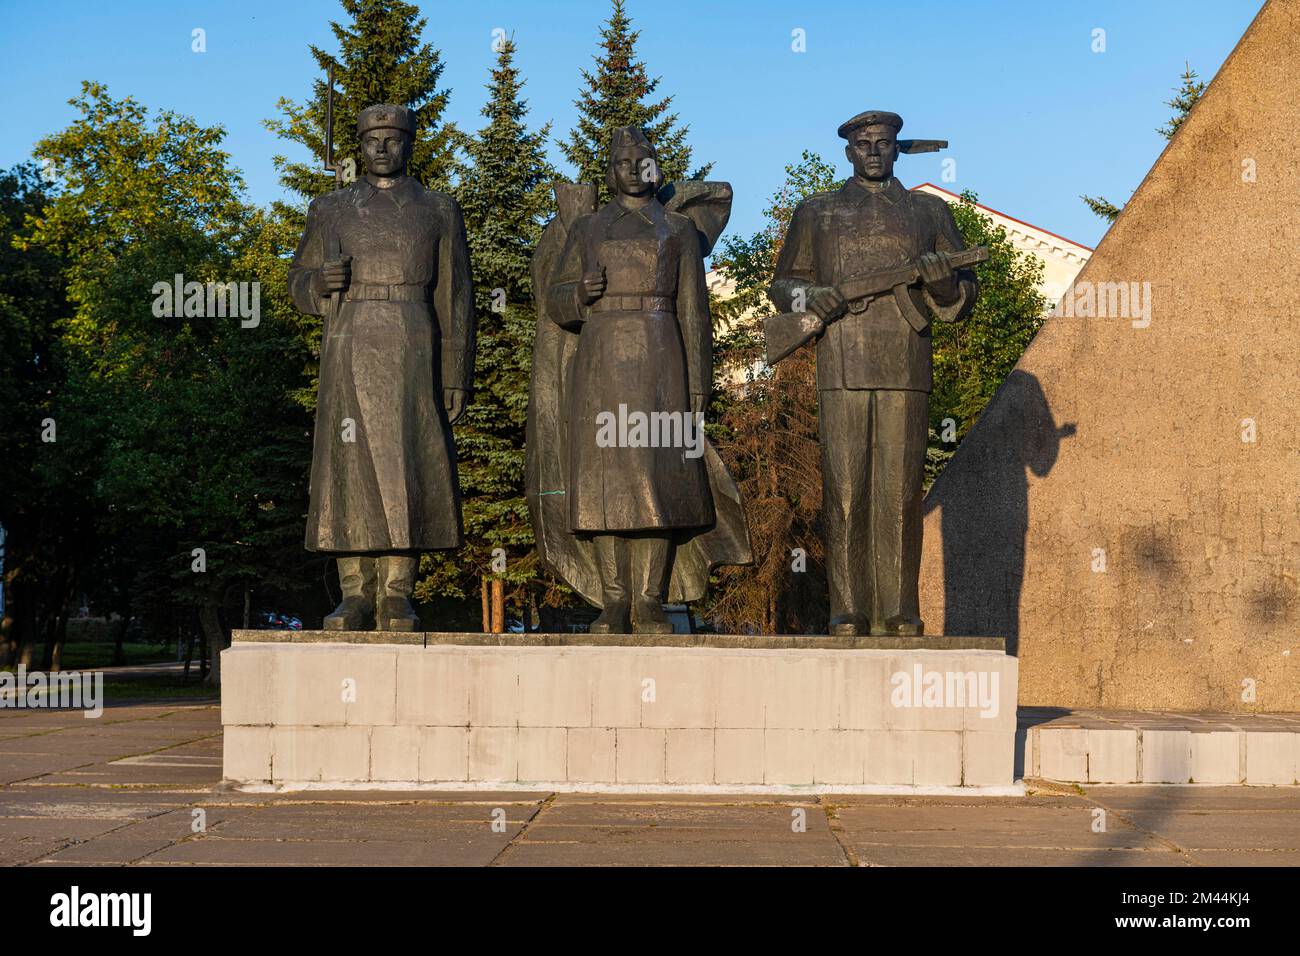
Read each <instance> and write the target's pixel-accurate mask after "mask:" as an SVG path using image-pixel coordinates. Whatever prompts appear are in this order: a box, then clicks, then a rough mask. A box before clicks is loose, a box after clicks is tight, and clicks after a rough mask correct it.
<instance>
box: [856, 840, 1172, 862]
mask: <svg viewBox="0 0 1300 956" xmlns="http://www.w3.org/2000/svg"><path fill="white" fill-rule="evenodd" d="M854 851H855V852H856V853H857V856H858V859H859V862H860V864H861V865H862V866H1035V867H1038V866H1053V867H1058V866H1072V867H1073V866H1080V865H1082V863H1081V857H1080V854H1078V853H1075V852H1071V851H1069V850H1052V849H1041V848H1038V847H1015V848H1002V849H999V848H996V847H962V846H860V845H855V846H854ZM1087 865H1088V866H1122V867H1135V866H1176V867H1187V866H1194V865H1195V864H1194V863H1193V862H1192V860H1191V859H1190V858H1189V857H1188V856H1187V855H1186V854H1180V853H1174V852H1171V851H1168V850H1126V849H1109V850H1104V851H1102V852H1100V853H1093V854H1090V855H1088V857H1087Z"/></svg>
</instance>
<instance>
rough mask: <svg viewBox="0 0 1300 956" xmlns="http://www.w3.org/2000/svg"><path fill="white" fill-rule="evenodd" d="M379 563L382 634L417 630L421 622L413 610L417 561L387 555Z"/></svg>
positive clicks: (380, 624) (401, 555)
mask: <svg viewBox="0 0 1300 956" xmlns="http://www.w3.org/2000/svg"><path fill="white" fill-rule="evenodd" d="M375 563H376V564H377V565H378V578H379V607H378V614H379V625H378V628H379V630H381V631H414V630H417V629H418V628H419V626H420V618H419V615H417V614H416V613H415V609H414V608H413V607H411V592H412V591H413V590H415V568H416V563H417V559H416V558H414V557H410V556H407V555H404V554H386V555H384V556H383V557H381V558H378V559H376V562H375Z"/></svg>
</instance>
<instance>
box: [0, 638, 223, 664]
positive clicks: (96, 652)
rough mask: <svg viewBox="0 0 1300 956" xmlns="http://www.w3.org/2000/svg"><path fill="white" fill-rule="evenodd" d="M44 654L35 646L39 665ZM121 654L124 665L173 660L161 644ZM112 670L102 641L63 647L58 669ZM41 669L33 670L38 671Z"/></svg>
mask: <svg viewBox="0 0 1300 956" xmlns="http://www.w3.org/2000/svg"><path fill="white" fill-rule="evenodd" d="M44 653H45V646H44V645H43V644H41V645H37V648H36V658H37V660H38V661H39V660H40V657H41V655H42V654H44ZM122 653H123V654H124V655H125V657H126V663H127V664H161V663H164V662H166V661H174V660H176V648H175V646H168V645H165V644H123V645H122ZM197 664H198V653H197V648H196V653H195V665H196V666H197ZM112 666H113V645H112V644H110V643H104V642H102V641H87V642H84V643H83V642H80V641H78V642H75V643H73V642H69V643H67V644H64V645H63V663H62V668H63V670H65V671H71V670H94V669H98V668H100V667H112ZM42 669H43V668H40V667H35V668H33V670H42ZM4 670H7V671H13V670H15V668H14V667H6V668H4Z"/></svg>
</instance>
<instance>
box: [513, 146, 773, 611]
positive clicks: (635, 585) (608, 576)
mask: <svg viewBox="0 0 1300 956" xmlns="http://www.w3.org/2000/svg"><path fill="white" fill-rule="evenodd" d="M606 184H607V186H608V188H609V191H610V192H611V194H612V195H613V198H612V199H611V200H610V201H609V202H608V203H606V204H605V205H603V206H601V207H600V208H599V209H596V189H595V186H594V185H592V184H586V185H574V184H561V185H559V186H557V206H558V208H559V214H558V215H557V216H556V218H555V220H553V221H552V223H551V224H550V226H548V227H547V231H546V234H545V235H544V236H543V238H542V241H541V242H540V243H539V245H538V248H537V250H536V252H535V253H534V256H533V269H532V271H533V283H534V288H535V289H536V290H537V298H538V302H539V318H538V333H537V339H536V343H535V346H534V363H533V383H532V395H531V403H530V408H529V426H528V449H527V458H528V462H527V469H528V475H527V484H528V494H529V505H530V509H531V511H532V514H533V524H534V531H535V536H536V539H537V542H538V549H539V552H540V554H541V557H542V560H543V561H544V562H545V564H546V565H547V567H549V568H550V569H551V570H553V571H554V572H556V573H557V574H558V575H559V576H560V577H561V578H563V579H564V580H565V581H567V582H568V583H569V584H570V585H571V586H572V587H573V588H574V589H575V590H577V591H578V592H579V593H580V594H581V595H582V596H583V597H585V598H586V599H587V600H588V601H590V602H591V603H592V604H595V605H596V606H597V607H600V608H601V613H600V616H599V617H598V618H596V621H595V623H594V624H592V625H591V631H592V632H593V633H597V634H621V633H627V632H628V631H629V630H630V629H631V630H634V631H635V632H636V633H640V634H659V633H670V632H671V631H672V629H673V628H672V625H671V624H670V622H669V621H668V619H667V617H666V616H665V613H664V609H663V604H664V602H665V600H686V601H689V600H695V599H698V598H699V597H701V596H703V593H704V588H705V586H706V584H707V581H708V574H709V570H710V569H711V568H712V567H714V566H715V565H717V564H723V563H726V564H746V563H748V562H749V560H750V558H749V538H748V532H747V530H746V528H745V522H744V516H743V513H742V512H741V508H740V498H739V493H738V491H737V490H736V487H735V484H734V483H733V482H732V481H731V478H730V476H729V475H727V473H726V469H725V468H724V467H723V465H722V462H721V460H720V459H719V458H718V456H717V453H716V452H715V451H714V450H713V449H712V446H710V445H709V444H708V443H707V442H706V441H705V439H704V436H703V433H702V431H701V429H700V426H701V425H702V422H703V416H704V411H705V407H706V404H707V401H708V396H709V393H710V390H711V387H712V377H713V358H712V325H711V321H710V317H709V296H708V290H707V288H706V286H705V280H704V271H705V270H704V256H705V255H707V253H708V251H709V250H710V249H711V248H712V244H713V242H714V241H716V239H717V237H718V234H719V233H721V231H722V228H723V226H724V225H725V223H726V220H727V216H728V215H729V213H730V207H731V188H730V187H729V186H728V185H727V184H725V183H688V184H680V186H679V187H674V186H665V185H664V184H663V181H662V177H661V174H660V172H659V168H658V163H657V156H656V153H655V149H654V146H653V145H652V144H651V143H650V141H649V139H647V137H646V135H645V133H644V132H643V131H642V130H640V129H636V128H632V127H626V128H622V129H618V130H616V131H615V132H614V134H613V140H612V143H611V147H610V156H609V165H608V169H607V173H606ZM615 419H617V421H618V425H617V427H611V423H612V422H614V421H615ZM629 419H631V420H632V422H633V427H632V428H631V429H628V428H625V427H624V426H625V425H626V423H627V421H628V420H629ZM638 420H639V421H640V422H641V423H642V424H643V425H647V424H648V428H649V430H650V432H652V434H647V433H646V429H645V428H642V429H641V432H640V434H639V437H638V432H637V429H636V422H637V421H638Z"/></svg>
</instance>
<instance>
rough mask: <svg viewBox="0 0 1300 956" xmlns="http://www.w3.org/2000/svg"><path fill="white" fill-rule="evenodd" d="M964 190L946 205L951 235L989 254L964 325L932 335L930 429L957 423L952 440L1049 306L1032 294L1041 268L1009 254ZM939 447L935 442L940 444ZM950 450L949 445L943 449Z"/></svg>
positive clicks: (937, 328) (966, 427) (941, 327)
mask: <svg viewBox="0 0 1300 956" xmlns="http://www.w3.org/2000/svg"><path fill="white" fill-rule="evenodd" d="M976 199H977V197H976V196H975V194H974V193H973V192H970V191H969V190H968V191H966V192H963V193H962V201H961V202H960V203H954V204H950V205H949V208H950V209H952V213H953V218H954V219H956V221H957V228H958V229H960V230H961V234H962V238H964V239H965V240H966V244H967V245H968V246H976V245H984V246H988V247H989V260H988V261H987V262H984V263H981V264H980V265H978V266H976V267H975V272H976V275H977V276H978V277H979V283H980V291H979V298H978V299H977V300H976V303H975V308H974V309H972V310H971V313H970V315H969V316H967V318H966V320H965V321H964V322H961V323H959V324H956V325H953V324H950V323H946V322H937V323H935V324H934V325H933V326H932V328H933V333H932V334H933V336H934V341H933V344H934V391H933V393H932V394H931V395H930V424H931V427H932V428H934V429H936V430H939V431H942V428H943V420H944V419H945V418H952V419H954V420H955V422H956V426H957V428H956V431H957V440H958V442H960V440H961V439H962V437H964V436H965V434H966V433H967V432H968V431H970V428H971V426H972V425H974V424H975V419H977V418H978V417H979V415H980V413H981V412H982V411H984V406H986V405H987V404H988V402H989V399H990V398H992V397H993V393H994V392H996V391H997V389H998V386H1000V385H1001V384H1002V382H1003V380H1004V379H1006V377H1007V376H1008V375H1009V374H1011V370H1012V369H1013V368H1015V365H1016V362H1018V361H1019V360H1020V356H1021V355H1022V354H1023V353H1024V351H1025V348H1026V347H1028V345H1029V342H1030V341H1031V340H1032V339H1033V337H1034V335H1035V334H1036V333H1037V332H1038V329H1039V328H1040V327H1041V326H1042V324H1043V316H1044V312H1045V310H1046V309H1047V307H1048V302H1047V301H1046V300H1045V299H1044V298H1043V296H1042V295H1041V294H1040V293H1039V291H1038V287H1039V284H1040V283H1041V282H1042V279H1043V265H1042V263H1041V262H1039V261H1038V260H1037V259H1035V258H1034V257H1033V256H1030V255H1027V254H1025V253H1022V252H1019V251H1017V250H1016V248H1015V246H1013V245H1012V244H1011V241H1010V239H1008V238H1007V233H1006V230H1005V229H1003V228H1002V227H1001V226H995V225H994V223H993V220H992V219H990V218H989V217H988V216H987V215H985V214H984V213H982V212H980V209H979V207H978V206H976V205H975V202H976ZM940 444H941V446H942V443H940ZM947 447H948V448H949V449H951V448H952V447H954V446H953V445H951V444H950V445H948V446H947Z"/></svg>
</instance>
